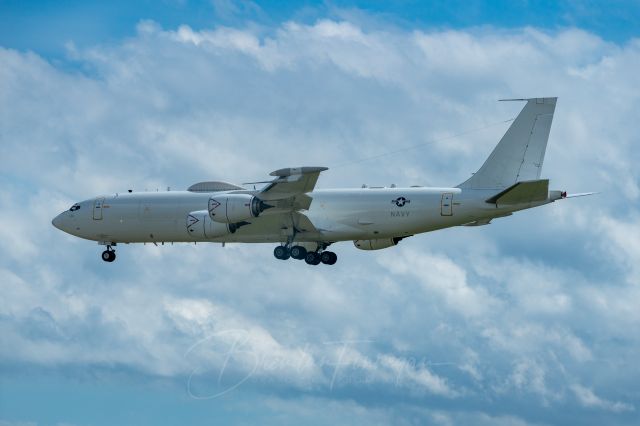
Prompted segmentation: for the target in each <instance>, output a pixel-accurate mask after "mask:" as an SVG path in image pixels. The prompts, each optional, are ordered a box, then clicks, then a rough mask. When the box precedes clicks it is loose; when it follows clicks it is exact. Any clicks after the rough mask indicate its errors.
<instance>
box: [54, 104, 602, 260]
mask: <svg viewBox="0 0 640 426" xmlns="http://www.w3.org/2000/svg"><path fill="white" fill-rule="evenodd" d="M517 100H521V101H526V105H525V107H524V108H523V109H522V111H521V112H520V114H519V115H518V117H516V119H515V120H514V121H513V123H512V124H511V126H510V127H509V129H508V130H507V132H506V133H505V135H504V136H503V137H502V139H501V140H500V142H499V143H498V145H497V146H496V147H495V149H494V150H493V152H492V153H491V155H490V156H489V158H488V159H487V160H486V161H485V163H484V164H483V165H482V167H481V168H480V170H478V172H477V173H475V174H473V176H472V177H471V178H469V179H468V180H467V181H465V182H463V183H462V184H460V185H458V186H455V187H451V188H425V187H410V188H393V187H392V188H357V189H314V188H315V185H316V182H317V180H318V177H319V176H320V173H321V172H323V171H325V170H327V168H326V167H298V168H287V169H280V170H276V171H274V172H272V173H271V176H275V178H274V179H273V180H272V181H269V182H264V183H267V185H266V186H265V187H264V188H262V189H259V190H247V189H245V188H243V187H241V186H238V185H233V184H229V183H226V182H201V183H197V184H195V185H192V186H191V187H190V188H189V189H188V190H187V191H167V192H130V191H129V192H126V193H122V194H121V193H117V194H115V195H109V196H106V195H105V196H99V197H96V198H92V199H90V200H85V201H82V202H80V203H76V204H74V205H73V206H72V207H71V209H69V210H68V211H65V212H62V213H60V214H59V215H58V216H57V217H55V218H54V219H53V222H52V223H53V225H54V226H55V227H56V228H59V229H61V230H62V231H64V232H67V233H69V234H71V235H75V236H77V237H80V238H85V239H87V240H93V241H98V242H99V244H102V245H105V246H106V250H105V251H104V252H103V253H102V259H103V260H105V261H107V262H112V261H113V260H115V250H114V249H113V247H114V246H116V244H118V243H154V244H164V243H174V242H184V243H196V242H217V243H278V245H277V246H276V248H275V249H274V255H275V256H276V257H277V258H278V259H288V258H289V257H291V258H295V259H305V261H306V263H308V264H312V265H317V264H319V263H325V264H334V263H335V262H336V259H337V256H336V254H335V253H333V252H331V251H328V250H326V249H327V247H328V246H329V245H331V244H333V243H336V242H339V241H353V242H354V244H355V246H356V247H358V248H359V249H362V250H378V249H383V248H387V247H392V246H395V245H396V244H398V242H399V241H400V240H402V239H403V238H406V237H410V236H412V235H416V234H420V233H423V232H429V231H435V230H437V229H442V228H448V227H451V226H459V225H466V226H477V225H486V224H488V223H489V222H490V221H491V220H492V219H495V218H499V217H504V216H509V215H511V214H512V213H513V212H515V211H518V210H524V209H529V208H532V207H538V206H541V205H544V204H548V203H551V202H554V201H556V200H559V199H562V198H568V197H567V194H566V192H564V191H550V190H549V181H548V180H547V179H540V172H541V169H542V163H543V160H544V155H545V150H546V147H547V140H548V138H549V130H550V128H551V122H552V119H553V113H554V110H555V105H556V98H533V99H517ZM589 194H590V193H589ZM589 194H575V195H572V196H581V195H589ZM572 196H569V197H572Z"/></svg>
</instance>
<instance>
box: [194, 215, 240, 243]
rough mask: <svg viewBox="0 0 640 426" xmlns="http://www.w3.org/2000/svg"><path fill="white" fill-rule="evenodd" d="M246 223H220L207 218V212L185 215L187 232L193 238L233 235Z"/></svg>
mask: <svg viewBox="0 0 640 426" xmlns="http://www.w3.org/2000/svg"><path fill="white" fill-rule="evenodd" d="M248 224H249V223H248V222H237V223H220V222H214V221H213V220H211V218H210V217H209V212H208V211H206V210H200V211H197V212H191V213H189V214H188V215H187V232H188V233H189V235H191V236H192V237H194V238H202V237H204V238H218V237H223V236H225V235H229V234H233V233H234V232H236V231H237V230H238V228H240V227H241V226H243V225H248Z"/></svg>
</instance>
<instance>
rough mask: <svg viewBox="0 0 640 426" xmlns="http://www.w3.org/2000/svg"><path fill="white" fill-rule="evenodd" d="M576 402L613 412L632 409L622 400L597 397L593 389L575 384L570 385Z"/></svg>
mask: <svg viewBox="0 0 640 426" xmlns="http://www.w3.org/2000/svg"><path fill="white" fill-rule="evenodd" d="M571 390H572V391H573V392H574V394H575V396H576V398H577V399H578V402H580V404H582V405H583V406H585V407H589V408H600V409H603V410H608V411H613V412H615V413H619V412H623V411H634V407H633V406H632V405H630V404H625V403H623V402H613V401H608V400H606V399H602V398H600V397H598V396H597V395H596V394H595V393H593V391H592V390H591V389H589V388H587V387H584V386H581V385H578V384H575V385H573V386H571Z"/></svg>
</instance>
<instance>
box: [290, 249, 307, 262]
mask: <svg viewBox="0 0 640 426" xmlns="http://www.w3.org/2000/svg"><path fill="white" fill-rule="evenodd" d="M306 256H307V249H306V248H304V247H302V246H293V247H291V257H293V258H294V259H297V260H302V259H304V258H305V257H306Z"/></svg>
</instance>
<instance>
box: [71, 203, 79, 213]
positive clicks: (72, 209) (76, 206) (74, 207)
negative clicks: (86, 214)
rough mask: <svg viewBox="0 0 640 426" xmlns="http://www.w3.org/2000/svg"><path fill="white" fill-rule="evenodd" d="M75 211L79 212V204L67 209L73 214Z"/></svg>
mask: <svg viewBox="0 0 640 426" xmlns="http://www.w3.org/2000/svg"><path fill="white" fill-rule="evenodd" d="M76 210H80V204H74V205H72V206H71V208H70V209H69V211H70V212H75V211H76Z"/></svg>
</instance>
